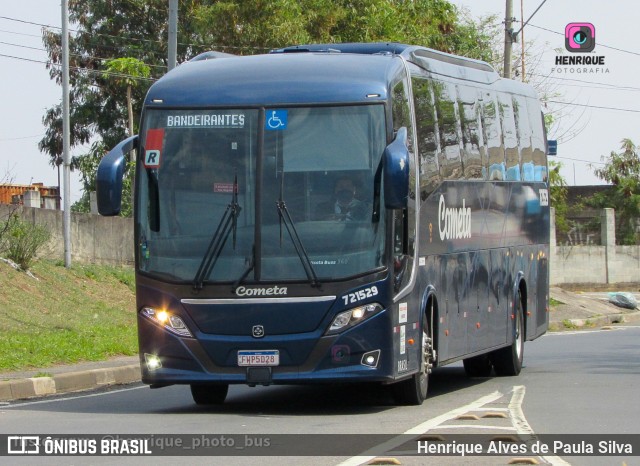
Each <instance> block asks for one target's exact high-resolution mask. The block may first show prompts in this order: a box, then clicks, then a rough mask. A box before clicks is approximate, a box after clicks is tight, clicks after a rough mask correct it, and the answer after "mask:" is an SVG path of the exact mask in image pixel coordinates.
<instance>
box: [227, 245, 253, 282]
mask: <svg viewBox="0 0 640 466" xmlns="http://www.w3.org/2000/svg"><path fill="white" fill-rule="evenodd" d="M255 267H256V245H255V244H254V245H253V248H252V249H251V258H250V259H249V264H248V265H247V268H246V269H245V271H244V272H243V273H242V275H241V276H240V278H238V279H237V280H236V281H235V282H233V285H231V292H232V293H235V292H236V289H237V288H238V286H240V283H242V282H244V280H245V279H246V278H247V277H248V276H249V274H250V273H251V271H252V270H253V269H254V268H255Z"/></svg>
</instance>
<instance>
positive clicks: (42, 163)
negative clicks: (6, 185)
mask: <svg viewBox="0 0 640 466" xmlns="http://www.w3.org/2000/svg"><path fill="white" fill-rule="evenodd" d="M543 1H544V0H523V2H524V15H521V13H520V3H521V2H520V0H513V3H514V6H513V11H514V16H515V17H516V19H517V21H521V19H522V17H523V16H524V18H525V20H526V19H528V18H529V16H531V14H532V13H533V12H534V10H535V9H536V8H538V6H540V4H542V3H543ZM452 3H454V4H456V5H457V6H460V7H466V8H467V9H468V10H469V11H470V13H471V15H472V16H473V17H479V16H483V15H489V14H494V15H497V16H498V18H499V19H498V22H501V21H502V19H503V18H504V10H505V4H506V0H453V1H452ZM639 17H640V3H638V2H636V1H635V0H618V1H616V2H602V1H601V0H581V1H580V2H578V1H568V0H546V2H544V4H543V5H542V7H541V8H540V10H539V11H538V13H536V14H535V16H533V18H532V19H531V21H530V23H529V24H528V25H527V26H525V29H524V31H525V44H528V43H529V42H533V45H532V46H531V48H532V50H533V51H534V53H533V55H534V56H535V57H538V58H539V62H538V65H537V67H536V68H535V70H533V72H534V73H535V75H536V76H531V78H532V79H538V80H540V79H543V78H542V77H543V76H548V78H547V79H546V81H547V82H548V83H553V85H551V87H549V86H548V87H547V89H549V91H550V92H553V93H555V94H558V95H557V96H556V97H554V98H553V100H555V101H557V102H560V103H552V104H549V107H548V108H547V109H545V111H554V112H556V114H558V112H560V113H559V115H560V117H559V128H558V130H557V131H554V132H552V133H551V134H549V139H558V140H559V142H558V156H557V157H556V158H554V159H555V160H557V161H558V162H562V164H563V165H564V167H563V169H562V171H561V174H562V175H563V176H564V177H565V179H566V180H567V182H568V183H569V184H570V185H574V184H577V185H585V184H600V183H602V181H600V180H599V179H598V178H597V177H596V176H595V174H594V173H593V167H598V166H602V165H601V164H602V162H601V157H602V156H608V155H609V154H610V153H611V151H617V150H619V148H620V144H621V140H622V139H625V138H630V139H632V140H633V141H635V142H636V143H638V144H640V103H639V102H640V101H639V99H638V97H639V96H640V94H639V92H640V84H637V83H636V82H637V76H638V75H640V46H639V45H638V44H639V42H638V41H637V40H635V39H634V35H633V31H635V30H636V29H637V28H638V26H637V19H638V18H639ZM20 20H22V21H29V22H33V23H39V24H46V25H50V26H52V27H60V25H61V7H60V2H59V1H56V0H21V1H19V2H9V1H3V2H2V9H1V10H0V70H1V71H0V102H2V103H1V104H0V105H1V106H0V108H1V111H0V182H2V181H6V180H7V179H9V180H11V181H12V182H13V183H17V184H29V183H31V182H42V183H44V184H45V185H46V186H57V185H58V172H57V170H56V169H54V168H53V167H51V166H50V165H49V158H48V156H47V155H46V154H42V153H40V151H39V150H38V141H39V140H40V139H41V138H42V136H43V135H44V133H45V128H44V127H43V125H42V117H43V115H44V112H45V109H47V108H49V107H51V106H53V105H56V104H59V103H60V102H61V98H62V91H61V88H60V87H59V86H57V85H56V84H55V83H54V82H53V81H51V80H50V79H49V74H48V71H47V70H46V68H45V65H44V63H42V62H44V61H46V59H47V55H46V53H45V51H44V48H43V45H42V40H41V27H40V26H37V25H33V24H27V23H23V22H20ZM569 23H592V24H593V25H594V26H595V44H596V45H595V49H594V50H593V51H592V52H591V53H571V52H568V51H567V50H566V49H565V44H564V31H565V26H567V24H569ZM519 27H520V26H519V25H516V29H519ZM418 45H419V44H418ZM556 49H557V50H556ZM514 53H520V45H519V44H516V45H515V46H514ZM559 54H560V55H572V56H577V55H581V56H585V55H590V56H603V57H604V62H605V64H604V66H593V65H592V66H588V67H586V68H587V69H588V71H589V72H587V73H585V72H584V71H583V69H584V68H585V67H584V66H563V67H561V68H562V72H558V71H557V70H558V68H560V67H558V66H556V65H555V59H556V56H557V55H559ZM596 70H597V72H596ZM578 71H581V72H578ZM572 133H576V134H572ZM83 152H84V150H83V148H73V149H72V150H71V155H72V156H73V155H80V154H82V153H83ZM81 195H82V185H81V183H80V181H79V177H78V174H74V173H72V176H71V202H72V203H73V202H75V201H76V200H78V199H79V198H80V196H81Z"/></svg>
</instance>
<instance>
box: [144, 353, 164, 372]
mask: <svg viewBox="0 0 640 466" xmlns="http://www.w3.org/2000/svg"><path fill="white" fill-rule="evenodd" d="M144 361H145V363H146V364H147V369H149V371H155V370H157V369H160V368H161V367H162V361H161V360H160V356H158V355H156V354H149V353H144Z"/></svg>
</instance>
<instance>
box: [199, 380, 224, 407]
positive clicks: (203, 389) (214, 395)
mask: <svg viewBox="0 0 640 466" xmlns="http://www.w3.org/2000/svg"><path fill="white" fill-rule="evenodd" d="M228 391H229V385H211V384H210V385H204V384H191V396H192V397H193V401H195V402H196V404H198V405H219V404H222V403H224V399H225V398H226V397H227V392H228Z"/></svg>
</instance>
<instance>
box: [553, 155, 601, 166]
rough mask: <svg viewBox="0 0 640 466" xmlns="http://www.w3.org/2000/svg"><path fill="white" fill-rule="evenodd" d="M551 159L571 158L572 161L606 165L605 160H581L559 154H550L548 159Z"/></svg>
mask: <svg viewBox="0 0 640 466" xmlns="http://www.w3.org/2000/svg"><path fill="white" fill-rule="evenodd" d="M553 159H562V160H572V161H573V162H584V163H589V164H592V163H597V164H598V165H606V163H605V162H591V161H590V160H582V159H573V158H571V157H562V156H560V155H550V156H549V161H553Z"/></svg>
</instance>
